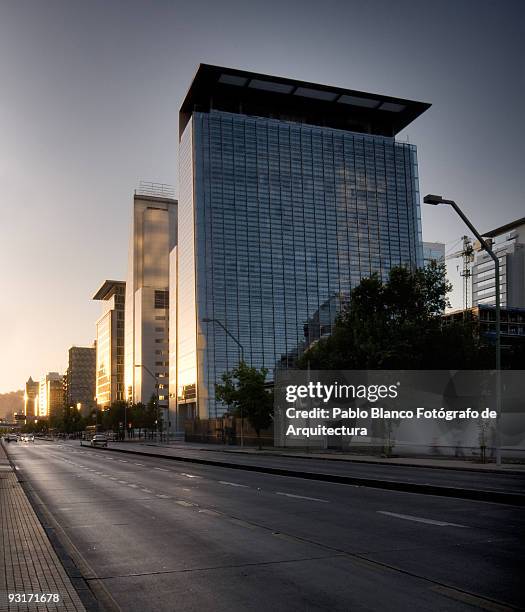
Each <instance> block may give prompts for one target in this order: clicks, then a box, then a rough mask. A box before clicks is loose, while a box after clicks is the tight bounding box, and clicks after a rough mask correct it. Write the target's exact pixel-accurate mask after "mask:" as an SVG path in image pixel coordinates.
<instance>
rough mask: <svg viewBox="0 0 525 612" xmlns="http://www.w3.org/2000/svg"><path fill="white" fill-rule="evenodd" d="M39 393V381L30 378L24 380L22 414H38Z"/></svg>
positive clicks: (29, 416) (30, 415)
mask: <svg viewBox="0 0 525 612" xmlns="http://www.w3.org/2000/svg"><path fill="white" fill-rule="evenodd" d="M39 393H40V383H39V382H38V381H35V380H33V379H32V378H31V376H30V377H29V378H28V380H27V382H26V389H25V393H24V414H25V416H26V418H31V417H37V416H38V396H39Z"/></svg>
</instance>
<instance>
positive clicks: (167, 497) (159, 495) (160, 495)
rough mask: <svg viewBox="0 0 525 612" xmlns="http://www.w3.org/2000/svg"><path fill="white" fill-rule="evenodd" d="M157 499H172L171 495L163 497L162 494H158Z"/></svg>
mask: <svg viewBox="0 0 525 612" xmlns="http://www.w3.org/2000/svg"><path fill="white" fill-rule="evenodd" d="M157 497H160V498H161V499H171V497H170V496H169V495H163V494H162V493H159V494H157Z"/></svg>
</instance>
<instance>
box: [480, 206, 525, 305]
mask: <svg viewBox="0 0 525 612" xmlns="http://www.w3.org/2000/svg"><path fill="white" fill-rule="evenodd" d="M483 237H484V238H485V239H488V240H489V241H490V242H491V244H492V250H493V251H494V253H495V254H496V256H497V257H498V259H499V267H500V294H501V306H504V307H509V308H525V217H523V218H521V219H517V220H516V221H513V222H512V223H507V224H506V225H503V226H501V227H498V228H496V229H494V230H491V231H490V232H486V233H485V234H483ZM495 303H496V283H495V275H494V262H493V260H492V259H491V257H490V256H489V255H488V253H486V252H485V251H481V250H478V251H477V253H476V256H475V260H474V266H473V268H472V305H473V306H477V305H482V304H489V305H490V304H492V305H495Z"/></svg>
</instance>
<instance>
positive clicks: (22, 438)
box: [20, 433, 35, 442]
mask: <svg viewBox="0 0 525 612" xmlns="http://www.w3.org/2000/svg"><path fill="white" fill-rule="evenodd" d="M20 441H21V442H34V441H35V436H34V435H33V434H28V433H26V434H22V435H21V436H20Z"/></svg>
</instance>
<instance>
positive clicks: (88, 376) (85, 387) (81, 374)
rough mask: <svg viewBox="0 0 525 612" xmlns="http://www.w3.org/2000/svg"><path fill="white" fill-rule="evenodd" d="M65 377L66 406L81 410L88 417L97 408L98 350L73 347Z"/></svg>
mask: <svg viewBox="0 0 525 612" xmlns="http://www.w3.org/2000/svg"><path fill="white" fill-rule="evenodd" d="M68 357H69V358H68V367H67V371H66V374H65V376H64V406H66V407H70V406H74V407H76V408H79V409H80V411H81V414H82V415H83V416H87V415H88V414H89V413H90V412H91V410H93V408H95V364H96V348H95V347H94V346H93V347H86V346H72V347H71V348H70V349H69V354H68Z"/></svg>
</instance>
